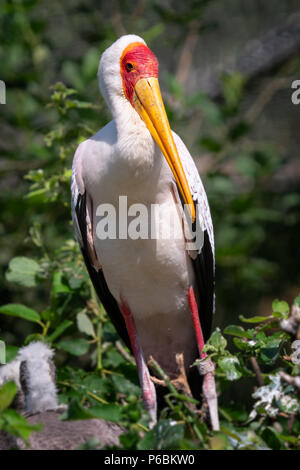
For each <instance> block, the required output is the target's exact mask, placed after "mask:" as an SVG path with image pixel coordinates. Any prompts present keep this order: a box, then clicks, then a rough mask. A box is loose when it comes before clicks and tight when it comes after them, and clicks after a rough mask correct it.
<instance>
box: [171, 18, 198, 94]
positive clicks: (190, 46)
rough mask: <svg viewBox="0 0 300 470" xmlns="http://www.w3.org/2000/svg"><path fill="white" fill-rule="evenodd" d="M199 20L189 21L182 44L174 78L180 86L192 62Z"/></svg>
mask: <svg viewBox="0 0 300 470" xmlns="http://www.w3.org/2000/svg"><path fill="white" fill-rule="evenodd" d="M198 29H199V21H198V20H194V21H192V22H191V23H190V26H189V32H188V34H187V37H186V39H185V42H184V44H183V47H182V50H181V54H180V57H179V61H178V67H177V71H176V79H177V81H178V82H179V83H180V85H181V86H184V84H185V83H186V80H187V78H188V76H189V73H190V69H191V66H192V62H193V54H194V50H195V47H196V45H197V41H198Z"/></svg>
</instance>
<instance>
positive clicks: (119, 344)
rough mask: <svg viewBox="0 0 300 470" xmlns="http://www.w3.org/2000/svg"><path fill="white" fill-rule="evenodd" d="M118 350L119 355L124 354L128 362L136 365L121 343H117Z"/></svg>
mask: <svg viewBox="0 0 300 470" xmlns="http://www.w3.org/2000/svg"><path fill="white" fill-rule="evenodd" d="M116 348H117V350H118V351H119V353H121V354H122V356H123V357H124V358H125V359H126V361H128V362H130V363H131V364H133V365H135V360H134V359H133V357H132V356H131V355H130V354H129V353H128V352H127V351H126V349H125V348H124V347H123V346H122V343H121V341H119V340H118V341H117V342H116Z"/></svg>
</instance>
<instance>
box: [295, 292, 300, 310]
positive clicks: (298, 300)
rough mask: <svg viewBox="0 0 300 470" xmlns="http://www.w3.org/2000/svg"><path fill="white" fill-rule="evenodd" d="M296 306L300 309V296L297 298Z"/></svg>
mask: <svg viewBox="0 0 300 470" xmlns="http://www.w3.org/2000/svg"><path fill="white" fill-rule="evenodd" d="M294 305H298V307H300V294H299V295H298V297H296V298H295V300H294Z"/></svg>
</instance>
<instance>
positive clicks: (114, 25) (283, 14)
mask: <svg viewBox="0 0 300 470" xmlns="http://www.w3.org/2000/svg"><path fill="white" fill-rule="evenodd" d="M299 19H300V9H299V2H298V1H296V0H285V1H284V2H283V1H282V0H271V1H270V2H266V1H262V0H252V1H251V2H249V1H243V0H226V1H225V0H223V1H222V0H219V1H217V0H215V1H214V0H185V1H184V2H179V1H172V0H169V1H167V0H164V1H155V0H136V1H135V2H132V1H122V2H121V1H117V0H112V1H109V2H107V1H100V0H97V1H96V0H64V1H63V2H61V1H58V0H52V2H50V3H49V2H48V1H46V0H1V3H0V79H1V80H4V81H5V83H6V87H7V96H6V105H0V133H1V137H0V155H1V161H0V173H1V182H0V185H1V186H0V211H1V224H0V234H1V251H0V266H1V287H0V289H1V292H0V294H1V303H3V304H6V303H11V302H13V303H20V304H25V305H27V306H28V307H30V308H33V309H35V310H37V311H43V312H49V309H50V307H51V309H53V308H55V302H56V300H55V299H54V297H55V291H53V277H52V274H51V275H50V274H49V273H50V272H51V273H53V272H54V271H55V269H56V268H57V267H58V266H59V264H60V263H61V265H62V264H63V263H65V262H66V258H64V256H66V255H65V253H66V252H68V250H69V251H72V250H73V251H74V250H75V251H76V250H77V248H76V246H75V245H72V241H71V240H73V239H74V236H73V228H72V225H71V214H70V204H69V198H70V194H69V178H70V168H71V162H72V157H73V153H74V150H75V148H76V146H77V145H78V143H79V142H80V141H81V140H82V139H83V138H86V137H87V136H89V135H91V134H92V133H94V132H96V131H97V130H98V129H99V128H101V127H102V126H103V125H104V124H105V123H106V122H107V121H108V120H109V119H110V117H109V114H108V110H107V109H106V107H105V104H104V102H103V100H102V97H101V96H100V93H99V91H98V84H97V78H96V73H97V67H98V62H99V58H100V55H101V53H102V51H104V50H105V49H106V47H108V46H109V45H110V44H111V43H112V42H113V41H114V40H115V39H116V38H118V37H119V36H120V35H122V34H127V33H134V34H138V35H140V36H142V37H143V38H144V39H145V40H146V42H147V43H148V45H149V46H150V47H151V48H152V50H153V51H154V52H155V54H156V55H157V57H158V59H159V62H160V82H161V88H162V91H163V97H164V100H165V103H166V107H167V112H168V115H169V118H170V122H171V126H172V128H173V129H174V130H175V131H176V132H177V133H179V135H181V137H182V138H183V140H184V141H185V143H186V145H187V147H188V148H189V149H190V151H191V153H192V155H193V156H194V158H195V161H196V164H197V166H198V168H199V172H200V174H201V177H202V179H203V181H204V184H205V187H206V190H207V194H208V198H209V202H210V206H211V211H212V216H213V221H214V227H215V238H216V263H217V266H216V299H217V309H216V316H215V324H216V325H221V326H224V325H226V324H228V323H230V322H236V321H237V319H238V315H239V314H245V315H249V314H252V313H255V312H259V313H260V314H268V313H270V305H271V300H272V299H273V298H276V297H279V298H284V299H286V300H288V301H290V300H292V299H293V298H294V297H295V296H296V295H297V294H298V292H299V290H300V272H299V265H300V250H299V229H300V192H299V189H300V163H299V162H300V160H299V155H298V152H299V144H300V138H299V118H300V105H299V106H296V105H293V104H292V102H291V94H292V89H291V84H292V82H293V80H295V79H299V78H300V57H299V49H300V26H299V25H300V21H299ZM58 81H59V82H63V83H64V84H65V85H66V86H67V87H70V88H72V89H75V90H77V95H75V94H74V95H69V96H70V99H72V100H73V101H70V102H69V105H68V106H67V107H66V106H65V105H64V99H65V98H66V97H67V95H65V96H63V94H64V93H65V94H66V93H67V92H66V91H65V89H64V88H63V86H62V85H61V86H60V87H58V88H56V91H53V89H50V87H51V86H53V85H54V84H55V83H56V82H58ZM53 93H54V94H53ZM51 95H52V106H49V105H48V103H49V102H50V101H51V99H50V97H51ZM91 103H92V105H91ZM28 174H29V175H28ZM26 175H27V176H26ZM62 252H63V254H62ZM58 253H59V254H58ZM16 256H26V257H29V258H33V259H36V260H37V261H38V264H39V268H38V269H37V272H36V273H35V274H38V275H37V276H35V275H34V276H33V277H34V279H33V278H32V273H31V274H30V273H29V274H28V277H27V282H24V279H23V281H22V282H16V277H17V274H16V270H15V273H14V274H13V275H8V276H7V275H6V274H5V273H6V272H7V268H8V264H9V262H10V261H11V260H12V258H14V257H16ZM51 263H52V264H51ZM50 265H51V269H50V268H49V266H50ZM11 271H13V269H11V270H10V272H11ZM31 278H32V279H31ZM30 280H31V281H32V282H31V281H30ZM11 281H15V282H11ZM51 286H52V287H51ZM51 289H52V290H51ZM49 291H51V294H50V297H49ZM53 292H54V293H53ZM80 295H81V294H80ZM80 295H79V294H78V296H77V299H75V300H74V299H73V298H72V299H71V301H70V303H69V306H68V308H69V310H70V316H71V315H72V314H74V312H76V308H77V307H78V305H77V304H78V303H80V301H81V300H80V299H81V298H80ZM53 299H54V300H53ZM76 302H77V303H76ZM72 309H73V310H72ZM72 311H73V313H72ZM77 311H78V308H77ZM1 317H2V318H0V337H1V338H3V339H5V340H6V341H7V343H9V344H15V345H18V346H20V345H21V344H22V342H23V340H24V338H25V337H26V335H28V334H29V333H31V332H32V331H35V330H34V328H35V325H34V324H31V323H29V322H25V321H23V320H16V319H14V318H13V317H5V316H1ZM44 317H45V318H46V317H47V315H46V314H45V313H44Z"/></svg>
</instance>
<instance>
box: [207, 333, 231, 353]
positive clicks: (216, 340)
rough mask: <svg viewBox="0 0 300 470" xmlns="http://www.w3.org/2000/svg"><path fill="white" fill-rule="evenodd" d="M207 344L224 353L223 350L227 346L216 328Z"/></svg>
mask: <svg viewBox="0 0 300 470" xmlns="http://www.w3.org/2000/svg"><path fill="white" fill-rule="evenodd" d="M208 344H210V345H212V346H213V347H214V348H215V349H217V350H218V351H224V349H225V348H226V346H227V341H226V339H225V338H224V336H222V334H221V332H220V329H219V328H217V329H216V330H215V331H214V332H213V334H212V335H211V337H210V338H209V340H208Z"/></svg>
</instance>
